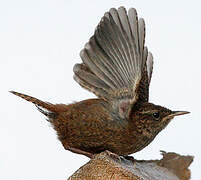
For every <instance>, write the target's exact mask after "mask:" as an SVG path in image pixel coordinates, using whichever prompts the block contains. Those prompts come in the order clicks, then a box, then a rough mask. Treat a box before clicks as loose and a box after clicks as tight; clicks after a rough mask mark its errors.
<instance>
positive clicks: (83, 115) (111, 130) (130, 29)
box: [11, 7, 189, 158]
mask: <svg viewBox="0 0 201 180" xmlns="http://www.w3.org/2000/svg"><path fill="white" fill-rule="evenodd" d="M144 44H145V23H144V20H143V19H138V17H137V13H136V10H135V9H134V8H131V9H129V11H128V13H127V11H126V10H125V8H124V7H120V8H118V10H117V9H114V8H112V9H110V10H109V12H106V13H105V15H104V16H103V18H102V19H101V21H100V23H99V24H98V26H97V28H96V30H95V33H94V35H93V36H92V37H91V38H90V40H89V42H88V43H86V45H85V47H84V49H83V50H82V51H81V52H80V56H81V59H82V61H83V63H81V64H75V66H74V69H73V71H74V79H75V80H76V81H77V82H78V83H79V84H80V85H81V86H82V87H84V88H86V89H87V90H89V91H91V92H93V93H94V94H95V95H97V96H98V98H97V99H88V100H84V101H81V102H77V103H73V104H69V105H65V104H51V103H48V102H43V101H41V100H39V99H36V98H34V97H31V96H28V95H25V94H21V93H17V92H14V91H11V93H13V94H15V95H17V96H20V97H21V98H23V99H25V100H27V101H30V102H32V103H34V104H35V105H36V106H37V108H38V110H39V111H40V112H41V113H43V114H44V115H45V116H47V117H48V120H49V122H50V123H51V124H52V125H53V127H54V129H55V130H56V132H57V135H58V138H59V140H60V141H61V142H62V144H63V146H64V148H65V149H66V150H69V151H72V152H75V153H79V154H83V155H86V156H88V157H90V158H92V157H93V156H94V154H96V153H100V152H102V151H104V150H109V151H111V152H113V153H116V154H118V155H123V156H127V155H129V154H132V153H135V152H137V151H140V150H142V149H143V148H144V147H146V146H147V145H148V144H149V143H150V142H152V140H153V139H154V138H155V137H156V135H157V134H158V133H159V132H160V131H161V130H162V129H164V128H165V127H166V126H167V124H168V123H169V122H170V121H171V120H172V119H173V118H174V117H175V116H178V115H182V114H187V113H189V112H186V111H171V110H169V109H167V108H165V107H162V106H158V105H154V104H152V103H149V102H148V99H149V84H150V81H151V76H152V69H153V57H152V54H151V53H150V52H148V49H147V47H146V46H144Z"/></svg>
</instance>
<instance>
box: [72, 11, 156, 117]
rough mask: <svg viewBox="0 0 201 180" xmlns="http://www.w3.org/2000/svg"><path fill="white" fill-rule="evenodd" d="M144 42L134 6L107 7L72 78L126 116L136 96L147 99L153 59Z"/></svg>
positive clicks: (142, 26)
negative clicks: (107, 9) (108, 9)
mask: <svg viewBox="0 0 201 180" xmlns="http://www.w3.org/2000/svg"><path fill="white" fill-rule="evenodd" d="M144 42H145V24H144V20H143V19H139V20H138V17H137V12H136V10H135V9H134V8H131V9H129V11H128V13H127V12H126V10H125V8H124V7H120V8H119V9H118V10H117V9H114V8H112V9H110V11H109V12H107V13H105V15H104V17H103V18H102V19H101V21H100V23H99V25H98V26H97V28H96V30H95V33H94V35H93V36H92V37H91V38H90V40H89V42H88V43H86V45H85V47H84V49H83V50H82V51H81V52H80V56H81V59H82V61H83V63H81V64H76V65H75V66H74V69H73V70H74V79H75V80H76V81H77V82H78V83H79V84H80V85H81V86H82V87H84V88H86V89H88V90H89V91H91V92H93V93H94V94H96V95H97V96H98V97H100V98H102V99H104V100H106V101H108V102H110V103H111V105H112V107H113V108H114V111H118V113H119V115H120V116H121V117H122V118H126V117H128V116H129V113H130V110H131V108H132V106H133V104H134V103H136V102H137V100H138V99H140V100H143V101H147V100H148V89H149V82H150V80H151V73H152V65H153V58H152V55H151V53H149V52H148V50H147V47H144ZM143 91H144V92H145V93H143Z"/></svg>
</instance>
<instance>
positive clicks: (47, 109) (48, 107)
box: [9, 91, 57, 116]
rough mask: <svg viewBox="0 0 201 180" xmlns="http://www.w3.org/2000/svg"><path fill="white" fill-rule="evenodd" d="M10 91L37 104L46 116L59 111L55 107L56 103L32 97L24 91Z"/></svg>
mask: <svg viewBox="0 0 201 180" xmlns="http://www.w3.org/2000/svg"><path fill="white" fill-rule="evenodd" d="M9 92H10V93H12V94H14V95H16V96H19V97H21V98H23V99H25V100H27V101H29V102H31V103H33V104H35V105H36V107H37V108H38V110H39V111H40V112H41V113H43V114H44V115H46V116H52V115H53V114H55V113H57V109H56V108H55V105H54V104H51V103H48V102H44V101H41V100H39V99H37V98H34V97H31V96H28V95H25V94H22V93H18V92H15V91H9Z"/></svg>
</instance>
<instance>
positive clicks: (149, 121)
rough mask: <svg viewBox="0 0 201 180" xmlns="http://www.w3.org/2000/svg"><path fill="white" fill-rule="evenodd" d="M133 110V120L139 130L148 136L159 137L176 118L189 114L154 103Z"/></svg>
mask: <svg viewBox="0 0 201 180" xmlns="http://www.w3.org/2000/svg"><path fill="white" fill-rule="evenodd" d="M133 109H134V110H133V111H132V113H131V119H132V121H133V122H134V124H135V126H136V128H137V130H138V131H139V132H140V133H143V134H145V135H146V136H150V135H154V136H155V135H157V134H158V133H159V132H160V131H161V130H162V129H164V128H165V127H166V126H167V125H168V123H169V122H170V121H171V120H172V119H173V118H174V117H175V116H179V115H183V114H188V113H189V112H187V111H171V110H169V109H167V108H165V107H162V106H158V105H155V104H152V103H143V104H140V105H137V106H136V107H135V108H133Z"/></svg>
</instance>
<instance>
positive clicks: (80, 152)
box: [67, 147, 95, 159]
mask: <svg viewBox="0 0 201 180" xmlns="http://www.w3.org/2000/svg"><path fill="white" fill-rule="evenodd" d="M67 150H69V151H71V152H74V153H77V154H82V155H85V156H87V157H88V158H91V159H93V158H94V156H95V155H94V154H92V153H90V152H86V151H83V150H81V149H77V148H72V147H68V148H67Z"/></svg>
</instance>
